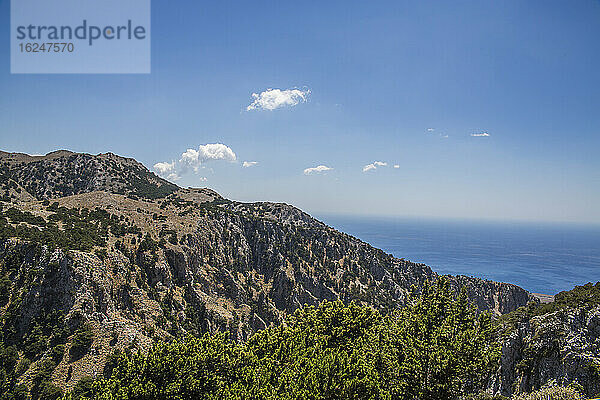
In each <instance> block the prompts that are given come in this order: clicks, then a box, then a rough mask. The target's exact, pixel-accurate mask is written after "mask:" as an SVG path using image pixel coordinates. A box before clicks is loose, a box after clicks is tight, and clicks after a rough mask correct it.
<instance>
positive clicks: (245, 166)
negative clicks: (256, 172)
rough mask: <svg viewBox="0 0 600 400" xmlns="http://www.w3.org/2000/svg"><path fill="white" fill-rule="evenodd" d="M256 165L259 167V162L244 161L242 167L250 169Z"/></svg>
mask: <svg viewBox="0 0 600 400" xmlns="http://www.w3.org/2000/svg"><path fill="white" fill-rule="evenodd" d="M255 165H258V161H244V162H243V164H242V167H244V168H250V167H254V166H255Z"/></svg>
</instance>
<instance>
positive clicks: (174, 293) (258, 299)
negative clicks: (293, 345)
mask: <svg viewBox="0 0 600 400" xmlns="http://www.w3.org/2000/svg"><path fill="white" fill-rule="evenodd" d="M0 166H1V167H0V185H1V187H2V190H3V196H2V200H3V201H2V202H1V203H0V204H1V211H2V214H1V216H0V306H1V309H0V312H1V319H0V325H1V326H0V330H1V332H2V334H1V337H2V341H3V344H4V346H14V347H15V348H16V350H17V352H18V365H17V366H16V368H17V370H18V376H19V378H18V379H19V381H20V382H24V383H26V384H27V385H32V386H33V387H39V386H40V385H41V383H43V382H45V381H47V380H51V381H53V382H55V383H56V384H57V385H59V386H61V387H64V388H66V387H71V386H72V385H73V384H74V383H75V382H77V380H78V379H79V378H80V377H82V376H85V375H91V376H94V375H97V374H100V373H102V370H103V367H104V365H105V363H106V360H107V359H109V358H110V354H111V353H112V352H113V351H114V349H125V348H132V349H134V348H144V347H146V346H148V345H149V344H150V343H152V342H153V341H157V340H161V339H165V338H168V337H173V336H180V335H184V334H187V333H191V334H194V335H198V334H201V333H203V332H214V331H216V330H222V331H228V332H230V334H231V336H232V337H233V338H234V339H235V340H245V339H246V338H248V336H249V335H250V334H252V333H253V332H254V331H256V330H258V329H262V328H264V327H266V326H268V325H270V324H277V323H280V322H281V321H282V320H283V319H284V318H285V316H286V315H288V314H289V313H291V312H293V311H294V310H295V309H297V308H298V307H300V306H301V305H304V304H317V303H319V302H320V301H322V300H324V299H328V300H334V299H341V300H342V301H344V302H350V301H357V302H360V303H362V304H368V305H371V306H373V307H375V308H377V309H379V310H381V311H382V312H384V313H385V312H387V311H389V310H392V309H395V308H398V307H401V306H402V305H403V304H404V303H405V301H406V299H407V295H408V294H409V292H410V291H411V290H413V287H414V288H416V290H418V288H419V287H420V286H421V285H422V284H423V282H425V281H426V280H432V279H436V278H437V277H438V275H437V274H436V273H435V272H433V271H432V270H431V269H430V268H429V267H428V266H426V265H423V264H419V263H413V262H410V261H406V260H404V259H397V258H394V257H392V256H391V255H389V254H386V253H385V252H383V251H381V250H378V249H375V248H373V247H371V246H370V245H368V244H367V243H364V242H362V241H360V240H358V239H356V238H353V237H351V236H349V235H346V234H344V233H341V232H338V231H336V230H335V229H333V228H330V227H328V226H326V225H325V224H323V223H321V222H319V221H317V220H315V219H313V218H312V217H310V216H309V215H307V214H306V213H303V212H302V211H300V210H298V209H296V208H294V207H292V206H289V205H286V204H274V203H238V202H232V201H229V200H226V199H224V198H222V197H221V196H219V195H218V194H217V193H215V192H214V191H211V190H209V189H182V188H179V187H177V186H175V185H173V184H171V183H169V182H167V181H164V180H162V179H160V178H158V177H156V176H155V175H154V174H152V173H151V172H150V171H148V170H147V169H146V168H145V167H143V166H142V165H141V164H139V163H137V162H135V161H134V160H132V159H125V158H121V157H118V156H115V155H112V154H105V155H98V156H91V155H86V154H76V153H70V152H63V151H61V152H55V153H51V154H49V155H47V156H40V157H31V156H26V155H21V154H12V153H0ZM449 279H450V281H451V284H452V286H453V287H454V288H455V289H456V290H459V289H460V288H461V287H465V288H466V290H467V293H468V295H469V297H470V298H471V300H472V301H473V302H474V303H475V304H476V305H477V307H478V308H479V309H480V310H491V311H492V312H494V313H495V314H496V315H500V314H503V313H506V312H510V311H513V310H515V309H517V308H518V307H520V306H523V305H525V304H527V303H528V302H531V301H535V299H534V298H533V296H531V295H530V294H529V293H528V292H526V291H525V290H523V289H521V288H519V287H517V286H515V285H510V284H505V283H497V282H491V281H484V280H481V279H477V278H471V277H449ZM86 338H87V339H86ZM36 385H37V386H36Z"/></svg>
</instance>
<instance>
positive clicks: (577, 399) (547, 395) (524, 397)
mask: <svg viewBox="0 0 600 400" xmlns="http://www.w3.org/2000/svg"><path fill="white" fill-rule="evenodd" d="M581 399H583V397H582V396H581V394H579V392H577V390H575V389H574V388H571V387H561V386H554V387H546V388H542V389H540V390H537V391H535V392H532V393H528V394H520V395H517V396H514V397H513V398H512V400H581Z"/></svg>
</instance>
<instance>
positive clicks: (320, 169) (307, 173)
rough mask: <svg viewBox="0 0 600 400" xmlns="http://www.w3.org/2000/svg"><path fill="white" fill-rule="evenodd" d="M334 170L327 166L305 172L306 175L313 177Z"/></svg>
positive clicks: (308, 169) (319, 166)
mask: <svg viewBox="0 0 600 400" xmlns="http://www.w3.org/2000/svg"><path fill="white" fill-rule="evenodd" d="M332 169H333V168H330V167H328V166H326V165H318V166H316V167H310V168H306V169H305V170H304V175H313V174H322V173H324V172H327V171H331V170H332Z"/></svg>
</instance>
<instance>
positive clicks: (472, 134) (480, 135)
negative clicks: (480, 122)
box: [471, 132, 490, 137]
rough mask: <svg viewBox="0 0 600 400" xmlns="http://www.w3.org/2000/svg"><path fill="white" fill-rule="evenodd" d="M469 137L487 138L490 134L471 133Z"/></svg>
mask: <svg viewBox="0 0 600 400" xmlns="http://www.w3.org/2000/svg"><path fill="white" fill-rule="evenodd" d="M471 136H473V137H488V136H490V134H489V133H487V132H478V133H471Z"/></svg>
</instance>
